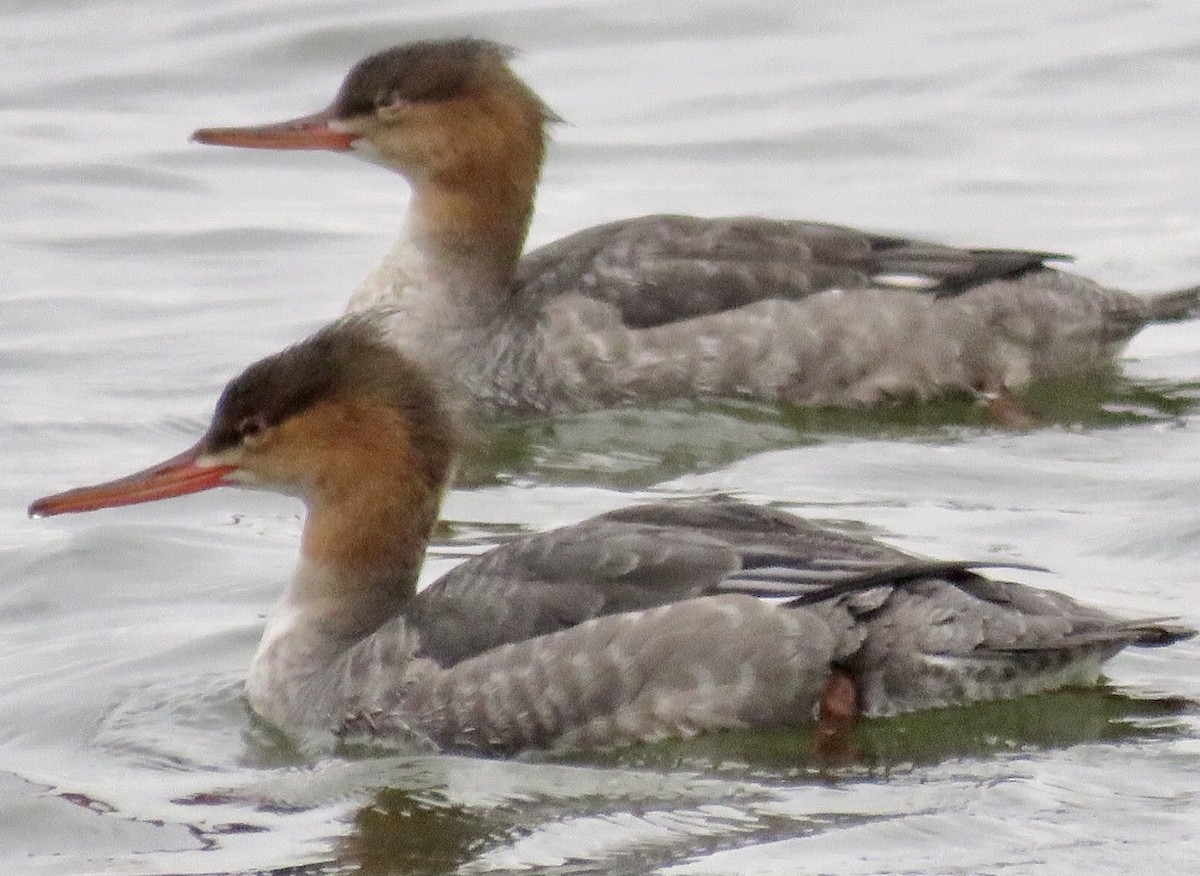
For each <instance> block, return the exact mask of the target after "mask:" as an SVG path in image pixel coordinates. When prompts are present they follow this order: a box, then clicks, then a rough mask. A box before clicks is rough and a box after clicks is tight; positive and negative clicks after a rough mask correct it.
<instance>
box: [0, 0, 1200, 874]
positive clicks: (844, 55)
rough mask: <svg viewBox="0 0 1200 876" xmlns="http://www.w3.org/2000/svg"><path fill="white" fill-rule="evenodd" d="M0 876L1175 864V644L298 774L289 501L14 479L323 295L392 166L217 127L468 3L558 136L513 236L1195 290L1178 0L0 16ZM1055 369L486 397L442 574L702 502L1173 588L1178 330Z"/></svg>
mask: <svg viewBox="0 0 1200 876" xmlns="http://www.w3.org/2000/svg"><path fill="white" fill-rule="evenodd" d="M0 22H2V25H3V26H2V27H0V49H2V51H0V73H2V80H3V83H4V84H3V90H2V91H0V165H2V169H0V276H2V283H0V296H2V305H0V307H2V310H0V313H2V318H0V381H2V384H0V392H2V396H3V401H4V404H3V415H2V418H0V451H2V452H0V549H2V550H0V870H3V871H4V872H11V873H36V874H43V873H44V874H68V873H71V874H74V873H85V872H87V873H90V872H119V873H127V874H159V873H244V872H257V871H262V870H272V869H281V868H287V867H300V868H301V869H300V870H298V871H297V870H289V871H288V872H312V873H326V872H331V873H332V872H343V871H346V870H354V869H356V868H357V869H361V870H362V871H364V872H371V873H377V872H378V873H382V872H393V871H394V872H405V873H408V872H416V873H442V872H467V873H485V872H505V871H510V870H524V871H529V870H538V871H542V872H558V873H573V874H574V873H586V872H604V873H644V872H659V873H670V874H677V876H682V874H719V873H720V874H723V873H739V874H791V873H796V872H819V873H838V874H858V873H863V874H870V873H901V872H902V873H928V874H940V873H964V874H967V873H970V874H976V873H1005V874H1010V873H1012V874H1015V873H1038V874H1043V873H1073V872H1084V871H1085V869H1086V870H1089V871H1091V872H1097V873H1106V872H1121V873H1145V872H1172V871H1173V872H1189V871H1190V870H1191V869H1193V868H1194V866H1195V861H1196V860H1197V859H1198V858H1200V834H1198V833H1197V830H1196V824H1197V820H1198V819H1200V803H1198V800H1197V790H1198V786H1200V711H1198V709H1197V706H1196V704H1195V703H1196V700H1197V698H1200V680H1198V678H1200V646H1198V645H1197V644H1196V643H1195V642H1189V643H1185V644H1182V645H1179V646H1177V647H1174V648H1171V649H1166V650H1162V651H1154V652H1150V653H1138V654H1127V655H1122V656H1120V657H1119V658H1117V659H1116V660H1114V661H1113V662H1112V663H1111V664H1110V667H1109V672H1110V677H1111V687H1109V688H1106V689H1100V690H1097V691H1086V692H1078V691H1074V692H1065V693H1062V694H1058V695H1054V696H1046V697H1037V698H1030V699H1028V700H1023V701H1020V702H1017V703H1009V704H1002V705H989V706H983V707H979V708H974V709H960V710H951V711H947V712H942V713H936V714H927V715H915V716H909V717H907V718H904V719H898V720H891V721H873V722H867V723H866V724H865V725H864V726H863V727H861V728H860V731H859V732H858V734H857V735H856V737H855V738H854V740H853V744H852V746H851V750H848V751H846V752H845V753H844V756H842V757H840V758H835V759H833V760H832V761H831V760H829V759H816V758H815V757H814V756H813V755H811V754H810V751H811V743H810V740H809V739H808V738H807V737H806V736H805V735H804V734H752V735H737V734H731V735H724V736H719V737H712V738H707V739H701V740H693V741H690V742H687V743H672V744H667V745H661V746H650V747H646V748H643V749H634V750H631V751H624V752H618V753H615V754H607V755H602V756H596V757H591V758H586V759H577V758H575V759H569V760H559V759H552V760H546V759H542V760H540V761H536V760H531V761H521V762H503V761H481V760H474V759H465V758H458V757H438V756H429V757H422V758H397V757H380V756H378V755H377V754H371V753H363V754H362V756H358V757H355V756H348V757H341V758H334V759H329V760H324V761H320V762H316V763H313V762H306V761H303V760H302V759H300V758H299V757H298V756H297V755H295V754H294V753H293V752H291V751H290V750H289V749H288V748H287V747H286V745H284V744H283V743H282V742H281V741H280V740H279V739H277V738H275V737H274V736H273V735H272V734H271V732H270V731H269V730H267V729H266V728H264V727H262V726H260V725H258V724H256V723H255V721H254V720H253V719H252V718H251V717H250V715H249V714H248V712H247V711H246V709H245V707H244V705H243V703H242V700H241V680H242V677H243V673H244V671H245V668H246V666H247V664H248V661H249V659H250V655H251V653H252V651H253V648H254V645H255V642H256V641H257V638H258V635H259V633H260V631H261V626H262V618H263V615H264V612H265V611H266V610H267V608H268V607H269V606H270V604H271V603H272V602H273V600H274V599H275V597H276V595H277V593H278V591H279V590H280V588H281V586H282V583H283V582H284V581H285V580H286V578H287V576H288V574H289V569H290V564H291V562H292V559H293V557H294V554H295V550H296V542H297V535H298V532H299V517H298V512H299V508H298V507H297V506H296V505H295V504H294V503H293V502H291V501H289V500H287V499H285V498H282V497H276V496H271V495H265V494H257V493H247V492H233V491H221V492H217V493H209V494H204V495H200V496H195V497H191V498H188V499H183V500H177V501H175V502H169V503H163V504H159V505H151V506H143V507H137V508H128V509H122V510H117V511H110V512H105V513H103V514H97V515H91V516H85V517H79V518H71V519H53V520H45V521H30V520H27V519H25V516H24V510H23V509H24V507H25V506H26V504H27V503H28V501H29V500H30V499H32V498H34V497H36V496H39V495H43V494H45V493H47V492H50V491H53V490H57V489H60V488H64V487H66V486H70V485H73V484H77V483H85V482H92V481H95V480H97V479H100V478H105V477H109V476H113V475H116V474H121V473H124V472H126V471H129V470H132V469H134V468H139V467H142V466H143V465H146V464H148V463H150V462H153V461H156V460H158V459H161V458H164V457H165V456H168V455H171V454H173V453H175V452H177V451H178V450H180V449H182V448H183V447H184V446H186V445H187V444H190V443H191V441H192V440H194V437H195V436H196V434H197V433H198V432H199V430H200V429H201V427H202V425H203V423H204V422H205V421H206V418H207V415H208V413H209V410H210V406H211V404H212V401H213V399H214V398H215V395H216V393H217V391H218V390H219V389H220V387H221V386H222V385H223V383H224V382H225V380H227V379H228V378H229V377H231V376H232V375H233V374H235V373H236V372H237V371H238V370H240V368H241V367H242V366H244V365H245V364H247V363H248V362H249V361H251V360H252V359H254V358H256V357H258V356H260V355H262V354H265V353H267V352H269V351H272V350H274V349H277V348H279V347H281V346H282V345H284V344H285V343H288V342H290V341H293V340H295V339H298V338H299V337H302V336H303V335H304V334H305V333H306V332H308V331H309V330H310V329H312V328H314V327H315V326H317V325H319V324H321V323H322V322H323V321H325V320H328V319H329V318H331V317H332V316H333V315H334V314H336V313H337V312H338V311H339V310H340V308H341V306H342V304H343V302H344V301H345V299H346V297H347V295H348V293H349V291H350V289H351V288H352V286H353V285H354V284H355V283H356V282H357V280H358V279H359V278H360V277H361V276H362V275H363V274H364V273H365V272H366V271H367V270H368V269H369V268H370V267H371V266H372V265H373V263H374V261H375V260H376V259H377V258H378V257H379V256H380V254H381V253H382V252H383V251H384V249H385V247H386V246H387V245H388V244H389V243H390V241H391V239H392V237H393V235H394V233H396V231H397V230H398V226H399V214H400V212H401V210H402V209H403V205H404V203H405V198H406V191H405V188H404V186H403V184H402V183H401V181H400V180H399V179H398V178H392V177H390V176H388V175H387V174H386V173H385V172H384V171H382V170H380V169H378V168H374V167H371V166H369V165H365V164H357V163H354V162H352V161H349V160H347V159H345V158H342V157H339V156H333V155H318V154H302V153H293V154H286V155H285V154H271V153H252V152H242V151H235V150H218V149H211V148H210V149H206V148H203V147H200V146H196V145H192V144H189V143H188V139H187V138H188V134H189V133H190V131H191V130H192V129H193V128H195V127H197V126H200V125H209V124H237V123H250V122H255V121H265V120H271V119H275V118H284V117H287V116H290V115H295V114H299V113H301V112H307V111H311V110H313V109H316V108H318V107H320V106H323V105H324V104H325V102H327V100H328V99H329V97H330V96H331V94H332V92H333V90H334V88H335V87H336V85H337V83H338V82H339V81H340V78H341V75H342V74H343V72H344V71H345V69H346V68H347V67H348V66H349V64H350V63H352V62H353V61H354V60H356V59H357V58H358V57H359V56H361V55H363V54H365V53H366V52H368V51H371V50H374V49H378V48H382V47H384V46H387V45H389V44H391V43H394V42H399V41H402V40H407V39H412V38H418V37H429V36H444V35H457V34H462V33H472V34H476V35H480V36H487V37H491V38H494V39H498V40H501V41H504V42H508V43H511V44H513V45H515V46H518V47H520V48H521V49H522V51H523V54H522V56H521V58H520V59H519V60H518V62H517V67H518V69H519V71H520V72H521V73H522V74H523V75H525V76H526V77H527V78H528V79H529V80H530V81H531V82H532V83H533V84H534V86H535V87H536V88H537V90H538V91H539V92H540V93H541V94H542V95H543V96H544V97H545V98H546V99H547V101H548V102H549V103H550V104H551V105H552V106H553V107H554V108H555V109H556V110H557V111H558V112H559V113H561V114H562V115H563V116H564V117H565V118H567V119H569V121H570V124H569V125H567V126H562V127H560V128H559V129H558V130H557V132H556V145H555V147H554V149H553V151H552V153H551V155H550V159H549V164H548V167H547V170H546V174H545V182H544V193H543V194H542V196H541V198H540V201H539V210H538V214H537V217H536V220H535V224H534V228H533V242H534V243H539V242H543V241H546V240H549V239H552V238H554V237H556V236H558V235H560V234H563V233H566V232H568V231H571V230H574V229H577V228H579V227H582V226H584V225H587V224H590V223H594V222H599V221H602V220H605V219H609V218H614V217H618V216H624V215H631V214H636V213H642V212H656V211H680V212H694V213H701V214H719V213H757V214H763V215H771V216H796V217H804V218H812V219H823V220H828V221H837V222H845V223H850V224H856V225H862V226H866V227H871V228H876V229H880V230H885V231H900V232H907V233H910V234H919V235H924V236H927V237H933V238H936V239H941V240H946V241H949V242H955V243H964V244H974V245H980V246H1026V247H1033V248H1041V249H1050V250H1056V251H1065V252H1072V253H1075V254H1076V256H1077V258H1078V266H1079V268H1080V269H1081V270H1082V271H1083V272H1084V273H1086V274H1089V275H1091V276H1094V277H1096V278H1097V279H1100V280H1103V281H1105V282H1109V283H1112V284H1117V285H1122V286H1126V287H1128V288H1133V289H1157V288H1167V287H1170V286H1173V285H1183V284H1187V283H1192V282H1197V281H1198V280H1200V174H1197V172H1196V168H1197V166H1198V164H1200V146H1198V145H1197V144H1198V143H1200V99H1198V98H1200V93H1198V89H1200V85H1198V84H1197V83H1200V16H1198V15H1197V14H1196V10H1195V8H1194V5H1193V4H1191V3H1184V2H1166V0H1160V2H1110V0H1086V2H1084V0H1061V2H1057V3H1037V2H1032V0H1009V2H1003V3H1001V2H987V0H985V2H976V3H961V2H951V0H914V2H906V3H890V2H886V0H861V2H858V3H834V2H797V3H769V2H762V0H760V2H740V3H739V2H715V0H714V2H705V0H699V2H697V0H693V2H688V3H644V2H643V3H621V2H614V0H602V2H591V3H577V4H567V3H553V2H537V0H532V2H512V0H501V2H483V0H456V2H446V0H441V2H436V3H434V2H424V0H414V2H409V3H372V2H352V0H309V2H305V3H291V2H284V0H262V2H253V0H224V2H215V0H214V2H203V3H196V2H182V0H160V2H133V0H113V2H92V3H87V4H81V3H75V2H67V0H39V2H36V3H34V2H10V3H9V4H7V5H6V7H5V9H4V10H0ZM1122 372H1123V376H1121V377H1114V379H1113V380H1111V381H1108V382H1099V383H1096V384H1091V385H1086V386H1073V387H1051V388H1045V389H1043V390H1042V391H1040V392H1039V393H1038V394H1037V395H1036V396H1035V398H1034V399H1033V401H1032V404H1033V406H1034V408H1035V409H1036V411H1037V413H1038V415H1039V417H1040V418H1041V421H1042V423H1043V424H1044V425H1043V427H1042V428H1039V429H1036V430H1033V431H1030V432H1028V433H1023V434H1011V433H1005V432H1001V431H997V430H995V429H993V428H991V427H990V426H989V425H988V424H987V423H986V422H985V420H984V418H983V416H982V414H981V412H980V411H979V410H977V409H976V408H974V407H973V406H971V405H970V404H969V403H967V402H960V401H948V402H946V403H944V404H941V405H937V406H933V407H929V408H920V409H917V408H911V409H910V408H899V409H896V410H892V411H888V412H886V413H884V414H880V415H877V416H866V415H862V414H845V413H820V412H818V413H812V412H794V411H779V410H775V409H774V408H771V407H766V406H756V405H746V404H727V405H722V404H712V405H703V406H700V405H676V406H671V407H668V408H665V409H661V410H630V411H621V412H615V413H613V412H609V413H603V414H589V415H584V416H578V417H572V418H566V419H564V420H560V421H557V422H554V423H519V424H512V423H509V424H502V425H497V426H495V427H494V428H493V429H491V430H489V431H488V432H487V433H486V436H485V437H486V438H487V441H486V446H481V447H480V448H479V449H478V451H477V452H476V453H475V454H473V456H472V459H471V461H470V463H469V464H468V465H467V466H466V470H465V473H464V486H461V487H460V488H459V489H457V490H455V491H454V492H453V493H452V494H451V496H450V497H449V499H448V502H447V507H446V515H445V516H446V517H447V519H448V521H449V525H448V526H447V527H446V528H444V530H443V531H442V532H441V533H440V534H439V540H438V543H437V545H436V548H435V552H434V556H433V558H432V559H431V562H430V564H429V568H428V569H427V570H426V575H427V577H433V576H434V575H436V574H437V573H439V572H441V571H443V570H445V569H446V568H448V567H449V566H450V565H451V564H452V563H453V562H455V561H456V560H457V559H458V558H459V557H462V556H465V555H466V554H468V553H471V552H474V551H476V550H478V549H479V548H480V547H481V546H484V545H487V544H491V543H494V542H495V541H496V540H498V539H500V538H502V537H503V536H505V535H506V534H508V533H511V532H514V531H524V530H537V529H541V528H545V527H549V526H552V525H556V524H561V523H564V522H568V521H573V520H577V519H580V518H583V517H585V516H587V515H589V514H592V513H596V512H598V511H602V510H606V509H609V508H613V507H617V506H620V505H622V504H625V503H628V502H631V501H633V500H634V499H636V498H640V497H646V496H659V495H676V494H691V493H698V492H704V491H710V490H724V491H728V492H732V493H736V494H739V495H743V496H746V497H748V498H751V499H754V500H758V501H766V502H773V503H778V504H780V505H782V506H784V507H787V508H790V509H794V510H796V511H798V512H800V513H803V514H806V515H811V516H815V517H819V518H825V519H828V520H830V521H833V522H835V523H837V524H838V525H844V526H855V527H865V528H866V529H867V530H868V531H871V532H873V533H876V534H878V535H880V536H882V537H886V538H888V539H890V540H892V541H893V542H895V543H897V544H900V545H903V546H905V547H908V548H911V549H914V550H917V551H921V552H924V553H928V554H933V555H936V556H945V557H961V556H967V557H985V556H992V555H998V556H1003V557H1006V558H1015V559H1018V560H1023V561H1026V562H1033V563H1041V564H1045V565H1048V566H1051V567H1053V569H1054V570H1055V573H1056V574H1055V575H1054V576H1053V577H1049V578H1048V577H1046V576H1035V575H1032V574H1030V576H1029V577H1030V580H1036V581H1037V583H1042V584H1046V585H1048V586H1053V587H1057V588H1060V589H1062V590H1063V591H1066V592H1068V593H1070V594H1072V595H1074V596H1077V597H1081V598H1084V599H1087V600H1089V601H1092V602H1096V603H1099V604H1102V605H1104V606H1107V607H1109V608H1112V609H1114V610H1116V611H1122V612H1126V613H1132V614H1147V613H1148V614H1153V615H1179V616H1182V617H1183V618H1185V619H1187V620H1189V621H1191V622H1192V623H1197V622H1200V609H1198V608H1197V602H1196V596H1197V593H1198V586H1200V585H1198V579H1200V574H1198V573H1197V571H1196V570H1197V568H1198V560H1200V519H1198V518H1197V515H1196V498H1195V497H1196V488H1197V483H1198V476H1197V475H1198V468H1197V464H1196V461H1195V460H1196V457H1197V455H1198V452H1200V440H1198V439H1197V433H1196V429H1197V427H1198V426H1200V420H1198V413H1197V411H1198V407H1200V404H1198V400H1200V326H1197V325H1195V324H1181V325H1174V326H1168V327H1156V328H1153V329H1151V330H1148V331H1146V332H1144V333H1143V334H1142V335H1141V336H1139V337H1138V338H1137V339H1136V340H1135V342H1134V343H1133V344H1132V345H1131V347H1130V349H1129V351H1128V354H1127V356H1126V357H1125V359H1124V361H1123V364H1122Z"/></svg>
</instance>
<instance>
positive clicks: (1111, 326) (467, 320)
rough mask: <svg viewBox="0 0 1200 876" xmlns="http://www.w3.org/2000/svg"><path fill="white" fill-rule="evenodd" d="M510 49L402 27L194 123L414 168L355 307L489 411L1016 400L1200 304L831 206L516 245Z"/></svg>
mask: <svg viewBox="0 0 1200 876" xmlns="http://www.w3.org/2000/svg"><path fill="white" fill-rule="evenodd" d="M509 57H510V52H509V50H507V49H505V48H503V47H501V46H498V45H496V44H495V43H491V42H487V41H484V40H479V39H452V40H442V41H429V42H416V43H410V44H407V45H400V46H396V47H394V48H391V49H387V50H386V51H382V52H379V53H378V54H374V55H371V56H370V57H368V58H366V59H364V60H362V61H360V62H359V63H358V64H357V65H355V66H354V68H353V69H352V70H351V71H350V73H349V75H348V76H347V77H346V79H345V81H344V82H343V83H342V86H341V89H340V90H339V91H338V93H337V97H336V98H335V99H334V101H333V103H332V104H331V105H330V106H329V107H328V108H327V109H325V110H323V111H321V112H318V113H316V114H314V115H309V116H305V117H302V118H297V119H293V120H291V121H287V122H283V123H280V124H274V125H265V126H259V127H240V128H206V129H201V130H198V131H196V132H195V133H194V135H193V139H195V140H198V141H199V142H201V143H214V144H221V145H228V146H248V147H254V148H270V149H327V150H332V151H335V152H345V153H351V154H355V155H359V156H363V157H366V158H369V159H371V160H372V161H375V162H378V163H381V164H383V165H385V166H386V167H389V168H391V169H392V170H395V171H397V172H398V173H400V174H401V175H402V176H403V177H404V178H405V179H406V180H407V182H408V184H409V186H410V187H411V190H412V199H411V203H410V206H409V210H408V217H407V223H406V231H405V233H404V235H403V237H402V238H401V240H400V242H399V243H398V244H397V245H396V247H395V249H394V250H393V251H392V252H391V253H390V254H389V255H388V256H387V257H386V259H385V260H384V261H383V263H382V264H381V265H380V266H379V267H378V268H377V269H376V270H375V271H374V272H373V273H372V274H370V275H369V276H368V277H367V278H366V280H365V281H364V283H363V284H362V286H361V287H360V288H359V289H358V290H357V291H356V292H355V293H354V295H353V297H352V298H351V300H350V305H349V310H350V311H351V312H358V311H366V310H372V309H374V310H375V312H376V313H377V315H378V316H379V318H380V319H381V320H383V321H384V322H385V324H386V326H387V331H388V333H389V335H390V336H391V338H392V339H393V341H394V342H395V343H396V344H397V345H398V346H399V347H400V348H401V349H403V350H404V351H406V352H407V353H409V354H410V355H412V356H413V357H414V358H415V359H416V360H417V361H419V362H422V363H423V364H426V365H428V366H429V367H430V369H431V372H432V373H434V374H438V375H441V376H442V377H443V378H445V382H446V384H447V385H448V386H449V387H451V388H454V389H457V390H459V391H460V392H462V393H463V394H465V396H466V397H467V400H468V401H469V402H470V403H471V404H472V406H473V407H475V408H476V409H479V408H481V407H482V408H490V409H494V410H509V411H527V412H558V411H571V410H583V409H593V408H601V407H608V406H612V405H618V404H622V403H628V402H656V401H662V400H666V399H672V398H700V397H722V396H723V397H748V398H758V399H766V400H771V401H783V402H788V403H792V404H797V405H818V406H861V405H872V404H876V403H880V402H885V401H888V400H894V399H904V398H912V399H927V398H930V397H932V396H936V395H938V394H942V393H945V392H947V391H963V390H966V391H978V392H983V393H985V394H990V395H993V396H995V395H999V396H1001V397H1003V398H1007V399H1010V400H1011V399H1012V398H1013V394H1014V393H1017V392H1019V391H1020V390H1022V389H1023V388H1025V387H1026V386H1027V385H1028V384H1029V383H1030V382H1031V381H1033V380H1037V379H1054V378H1064V377H1071V376H1078V375H1081V374H1084V375H1086V374H1089V373H1094V372H1096V371H1098V370H1101V369H1111V368H1112V367H1113V360H1114V357H1116V356H1117V355H1119V353H1120V351H1121V350H1122V349H1123V347H1124V345H1125V343H1126V341H1128V339H1129V338H1130V337H1132V336H1133V335H1134V334H1135V333H1136V332H1137V331H1138V330H1139V329H1141V328H1142V327H1143V326H1145V325H1146V324H1148V323H1152V322H1161V321H1170V320H1181V319H1190V318H1192V317H1195V316H1197V315H1198V314H1200V287H1197V288H1190V289H1184V290H1180V291H1176V292H1169V293H1162V294H1157V295H1149V296H1137V295H1132V294H1130V293H1128V292H1124V291H1121V290H1117V289H1110V288H1106V287H1104V286H1101V285H1099V284H1097V283H1095V282H1093V281H1091V280H1088V279H1085V278H1083V277H1080V276H1077V275H1074V274H1070V273H1067V272H1065V271H1062V270H1059V269H1056V268H1053V267H1049V266H1048V264H1047V263H1048V262H1051V261H1056V260H1061V259H1065V258H1066V256H1062V255H1059V254H1056V253H1052V252H1040V251H1026V250H995V249H960V248H957V247H952V246H942V245H939V244H935V243H928V242H925V241H921V240H912V239H907V238H903V237H895V236H890V235H881V234H872V233H870V232H864V231H858V230H856V229H853V228H846V227H841V226H836V225H827V224H821V223H815V222H800V221H782V220H776V219H762V218H748V217H738V218H722V219H710V218H697V217H693V216H675V215H658V216H642V217H638V218H633V219H625V220H620V221H616V222H610V223H608V224H604V225H599V226H595V227H593V228H588V229H585V230H583V231H580V232H578V233H576V234H572V235H570V236H568V237H566V238H563V239H561V240H558V241H555V242H553V243H550V244H548V245H546V246H543V247H541V248H539V249H536V250H534V251H533V252H531V253H529V254H527V255H525V256H524V257H522V256H521V252H522V248H523V246H524V243H525V238H526V234H527V231H528V228H529V221H530V215H531V213H532V210H533V202H534V196H535V193H536V188H537V183H538V177H539V174H540V172H541V166H542V159H543V154H544V152H545V145H546V127H547V125H548V124H549V123H551V122H555V121H557V120H558V119H557V117H556V116H555V115H554V113H553V112H551V111H550V110H549V109H548V108H547V107H546V105H545V104H544V103H543V102H542V101H541V100H540V99H539V98H538V96H537V95H536V94H535V93H534V92H533V91H532V90H531V89H530V88H529V86H528V85H526V83H524V82H523V81H522V80H521V79H519V78H518V77H517V76H516V74H515V73H514V72H513V71H512V69H511V68H510V67H509V66H508V63H507V60H508V58H509ZM1009 409H1010V410H1011V409H1013V407H1012V406H1011V405H1010V406H1009ZM1001 412H1002V410H1001ZM1018 419H1019V417H1018Z"/></svg>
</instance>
